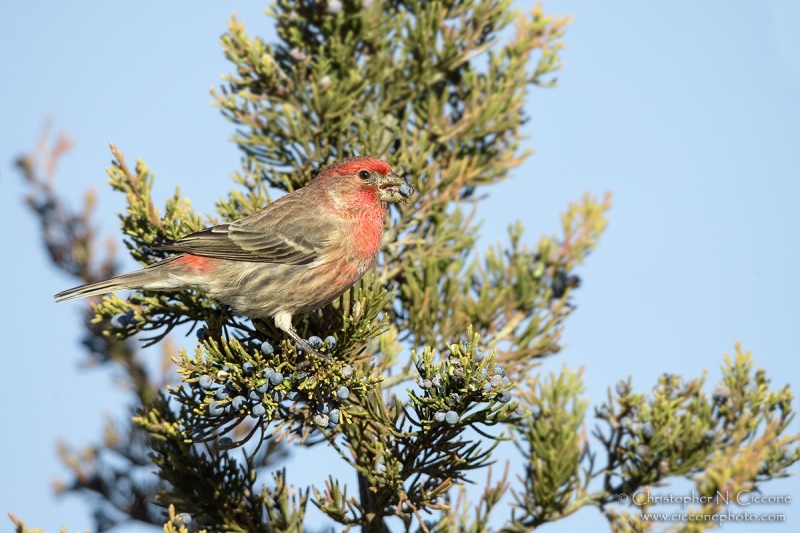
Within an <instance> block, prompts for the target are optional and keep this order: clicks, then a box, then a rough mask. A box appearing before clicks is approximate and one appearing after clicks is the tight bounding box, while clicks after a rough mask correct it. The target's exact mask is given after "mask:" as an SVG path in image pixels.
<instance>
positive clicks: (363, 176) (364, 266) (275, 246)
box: [55, 157, 414, 353]
mask: <svg viewBox="0 0 800 533" xmlns="http://www.w3.org/2000/svg"><path fill="white" fill-rule="evenodd" d="M413 192H414V189H413V188H412V187H411V186H410V185H409V184H408V182H407V181H406V180H405V179H404V178H402V177H400V176H398V175H397V174H395V173H394V172H392V169H391V167H390V166H389V165H388V164H387V163H385V162H384V161H380V160H378V159H373V158H371V157H351V158H349V159H343V160H341V161H338V162H336V163H334V164H333V165H331V166H329V167H328V168H326V169H325V170H323V171H322V172H320V173H319V175H318V176H317V177H316V178H315V179H313V180H312V181H311V183H309V184H308V185H306V186H305V187H303V188H301V189H298V190H296V191H294V192H292V193H289V194H287V195H285V196H283V197H282V198H280V199H278V200H276V201H275V202H273V203H271V204H270V205H268V206H267V207H265V208H264V209H261V210H260V211H258V212H256V213H253V214H252V215H250V216H248V217H245V218H243V219H241V220H237V221H236V222H232V223H229V224H220V225H218V226H213V227H210V228H206V229H204V230H202V231H198V232H196V233H192V234H190V235H187V236H185V237H183V238H181V239H178V240H177V241H174V242H170V243H165V244H160V245H154V246H152V248H154V249H160V250H165V251H167V252H176V253H177V255H175V256H174V257H170V258H168V259H165V260H163V261H161V262H158V263H155V264H153V265H150V266H149V267H147V268H144V269H142V270H139V271H136V272H131V273H129V274H122V275H120V276H116V277H113V278H111V279H108V280H105V281H99V282H97V283H89V284H87V285H81V286H80V287H75V288H72V289H69V290H66V291H64V292H60V293H58V294H56V296H55V298H56V301H58V302H63V301H67V300H73V299H75V298H83V297H86V296H95V295H99V294H104V293H107V292H112V291H116V290H121V289H141V290H148V291H175V290H186V289H195V290H200V291H203V292H205V293H207V294H209V295H210V296H212V297H213V298H215V299H217V300H218V301H220V302H222V303H225V304H228V305H230V306H231V308H232V309H233V310H234V312H235V313H237V314H240V315H245V316H248V317H250V318H267V317H272V318H273V319H274V320H275V325H276V326H277V327H278V328H279V329H281V330H283V331H285V332H286V334H288V335H289V337H291V338H292V339H293V340H294V341H295V342H296V343H298V344H299V345H300V346H301V347H302V348H303V349H304V350H305V351H306V352H310V353H317V352H316V351H315V350H314V349H313V348H311V347H310V346H309V345H308V343H306V342H305V341H304V340H303V339H302V338H301V337H300V336H299V335H298V334H297V333H296V332H295V331H294V329H293V328H292V316H294V315H296V314H298V313H307V312H309V311H312V310H314V309H317V308H319V307H322V306H324V305H326V304H328V303H330V302H331V301H333V300H334V299H336V298H337V297H338V296H340V295H341V294H342V293H344V292H345V291H346V290H347V289H349V288H350V287H352V286H353V285H354V284H355V282H356V281H358V280H359V279H360V278H361V276H363V275H364V273H365V272H366V271H367V270H368V269H369V268H370V267H371V266H372V265H373V263H374V262H375V257H376V256H377V255H378V251H379V250H380V247H381V240H382V236H383V218H384V215H385V214H386V210H387V209H388V204H389V203H395V202H400V201H403V200H405V199H407V198H408V197H409V196H410V195H411V194H412V193H413Z"/></svg>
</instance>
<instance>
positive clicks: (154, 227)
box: [14, 0, 800, 532]
mask: <svg viewBox="0 0 800 533" xmlns="http://www.w3.org/2000/svg"><path fill="white" fill-rule="evenodd" d="M268 15H269V16H270V17H272V18H273V19H274V21H275V24H276V27H277V35H278V42H275V43H267V42H265V41H264V40H262V39H261V38H259V37H257V36H253V35H250V34H248V33H247V31H246V30H245V26H244V24H243V23H242V22H240V21H238V20H237V19H236V18H235V17H234V18H233V19H232V20H231V21H230V23H229V28H228V31H227V33H225V34H224V36H223V37H222V40H221V42H222V47H223V50H224V53H225V55H226V57H227V58H228V59H229V60H230V61H231V63H232V64H233V73H231V74H230V75H228V76H227V77H226V78H225V81H224V84H223V85H222V86H221V87H220V88H219V89H218V90H216V91H213V96H214V98H215V102H216V105H217V106H218V107H219V109H220V110H221V112H222V115H223V116H224V117H225V118H226V119H227V120H229V121H231V122H232V123H233V124H235V125H236V126H237V129H236V134H235V135H234V137H233V141H234V142H235V143H236V144H237V145H238V147H239V148H240V149H241V152H242V165H241V168H240V169H238V170H237V171H235V172H234V174H233V181H234V186H233V189H232V190H230V191H229V192H228V193H227V195H225V196H224V197H222V198H221V199H220V200H219V201H218V202H217V205H216V211H215V213H213V214H207V215H201V214H199V213H198V212H197V211H195V208H194V206H193V205H192V204H191V203H190V201H189V200H188V199H187V198H185V197H183V196H182V195H181V194H180V190H178V189H176V191H175V194H174V196H172V197H171V198H170V199H168V200H167V202H166V205H164V206H163V207H159V206H157V205H156V203H155V202H154V200H153V199H152V196H151V190H152V186H153V180H154V175H153V173H152V172H151V171H150V169H149V168H148V167H147V165H146V164H145V163H144V162H143V161H141V160H138V161H137V162H136V163H135V164H133V165H129V164H128V162H127V160H126V158H125V157H124V156H123V153H122V152H121V151H120V150H118V149H117V148H116V147H115V146H113V145H112V148H111V150H112V155H113V161H112V164H111V167H110V168H109V169H108V175H109V183H110V185H111V187H112V188H113V189H114V190H116V191H118V192H120V193H122V194H123V195H124V196H125V199H126V201H127V208H126V210H125V212H124V213H121V214H120V230H121V232H122V235H123V238H124V242H125V246H126V248H127V250H128V252H129V253H130V254H131V256H132V257H133V259H135V260H136V261H138V262H139V263H140V264H142V265H149V264H152V263H154V262H156V261H159V260H161V259H163V257H164V254H163V253H162V252H159V251H157V250H156V249H154V248H153V245H154V244H157V243H160V242H164V241H170V240H174V239H177V238H180V237H181V236H183V235H186V234H187V233H190V232H194V231H198V230H200V229H202V228H203V227H204V226H206V225H210V224H217V223H224V222H230V221H233V220H237V219H239V218H241V217H243V216H246V215H248V214H251V213H253V212H255V211H256V210H258V209H260V208H262V207H263V206H265V205H266V204H268V203H269V202H270V201H271V200H272V198H274V197H275V196H276V195H279V194H281V193H285V192H291V191H293V190H295V189H297V188H299V187H302V186H303V185H305V184H306V183H308V181H309V180H310V179H311V178H312V177H313V176H314V175H315V173H316V172H318V171H319V170H320V169H321V168H323V167H325V166H326V165H328V164H330V163H331V162H333V161H334V160H337V159H341V158H344V157H349V156H352V155H361V154H369V155H372V156H375V157H379V158H382V159H385V160H387V161H389V162H390V163H391V164H392V165H393V166H394V167H395V169H403V170H404V172H405V174H406V176H407V177H408V178H409V179H410V180H411V182H412V184H413V185H414V187H415V189H416V190H417V191H418V194H417V196H416V197H415V199H414V201H413V202H411V203H407V204H403V205H397V206H396V207H395V208H393V210H392V211H391V212H390V216H389V217H388V218H389V220H387V221H386V224H387V228H390V229H388V231H387V233H386V237H385V238H384V242H383V245H382V253H381V256H380V258H379V264H378V266H377V267H376V268H374V269H373V270H372V271H371V272H370V273H368V275H366V276H365V277H364V278H363V279H362V280H361V281H360V282H359V283H358V284H357V285H356V286H355V287H353V289H351V290H350V291H348V292H347V293H346V294H344V295H343V296H342V297H340V298H339V299H337V300H336V301H334V302H333V303H331V304H330V305H328V306H326V307H325V308H323V309H318V310H316V311H314V312H312V313H309V314H308V315H305V316H303V317H300V318H299V320H298V322H297V324H296V326H297V329H298V331H299V332H300V333H301V334H302V335H303V337H304V338H306V339H308V342H309V344H312V345H313V346H314V347H315V348H316V349H318V350H320V351H321V352H323V353H325V354H329V355H330V356H331V358H330V359H325V358H321V359H313V362H312V365H311V366H310V367H309V368H304V369H299V368H298V367H297V361H298V350H297V347H296V346H295V345H294V343H292V342H289V341H288V340H287V339H286V338H285V335H283V334H282V332H281V331H279V330H277V329H276V328H275V327H274V325H273V324H271V323H270V322H264V321H261V320H251V319H249V318H248V317H242V316H234V315H233V314H232V313H231V312H230V310H229V309H228V308H226V307H225V306H224V305H221V304H219V303H218V302H215V301H214V300H212V299H210V298H208V297H207V296H206V295H204V294H202V293H199V292H193V291H186V292H175V293H147V292H145V293H134V294H131V295H129V296H126V295H124V294H116V295H109V296H107V297H103V298H102V299H100V298H98V299H95V300H94V301H92V302H91V307H90V308H89V309H87V310H86V311H85V315H84V317H85V322H84V327H85V332H84V335H85V336H84V346H85V348H86V351H87V354H88V357H89V358H90V359H91V360H92V361H94V362H96V363H100V364H105V365H113V366H115V367H117V368H119V369H121V370H122V371H123V373H124V375H125V376H126V378H127V379H128V380H129V382H130V383H131V385H132V390H133V391H134V394H135V397H136V401H137V405H138V407H137V408H136V410H135V413H133V414H132V417H131V419H130V420H128V421H122V422H121V423H119V424H115V425H111V426H109V427H108V428H107V430H106V432H105V435H104V438H103V440H102V442H101V443H99V444H97V445H95V446H94V447H92V448H91V449H92V450H94V452H93V453H79V452H76V451H74V450H72V449H69V448H66V447H63V448H62V449H61V450H60V453H61V455H62V458H63V460H64V462H65V463H66V464H67V465H68V466H69V467H70V468H71V469H72V471H73V473H74V476H73V479H72V480H71V481H70V482H69V483H65V484H62V485H61V487H60V488H61V490H66V491H75V492H81V493H88V494H92V495H93V496H94V497H95V498H94V499H93V500H92V501H93V502H95V503H94V505H95V516H96V528H97V529H98V531H105V530H107V529H110V528H111V527H113V526H114V525H116V524H118V523H121V522H124V521H126V520H137V521H141V522H144V523H148V524H154V525H158V526H163V528H164V530H165V531H168V532H171V531H187V530H189V531H191V530H198V529H200V530H206V531H275V532H300V531H303V530H304V528H305V527H306V526H304V518H305V515H306V510H307V509H308V505H309V503H310V504H312V505H314V506H316V507H317V508H319V510H320V511H321V512H322V513H324V515H325V516H327V518H328V519H329V520H330V522H331V524H332V525H336V526H337V527H343V528H344V529H349V528H352V527H361V528H362V529H363V530H364V531H385V530H387V529H389V530H405V531H411V530H414V531H416V530H422V531H426V532H427V531H441V532H444V531H474V532H479V531H487V530H502V531H510V532H525V531H530V530H532V529H534V528H536V527H537V526H539V525H541V524H544V523H547V522H553V521H557V520H559V519H560V518H563V517H566V516H568V515H571V514H573V513H575V512H576V511H578V510H580V509H581V508H583V507H587V506H595V507H597V508H599V509H600V510H601V512H602V513H603V515H604V516H605V517H606V518H607V519H608V522H609V525H610V527H611V529H612V530H614V531H644V530H648V529H650V527H651V526H652V524H651V523H649V522H647V521H645V520H643V519H642V518H641V517H640V515H639V512H640V511H644V512H646V511H647V509H648V505H644V506H640V507H638V508H637V509H636V510H635V512H634V510H631V509H627V508H625V507H620V506H618V505H617V504H618V497H619V495H621V494H631V493H633V492H635V491H636V490H649V489H650V488H652V487H656V486H659V485H660V484H663V483H665V482H667V480H670V479H675V478H685V479H687V480H690V481H691V482H692V483H694V484H695V486H696V490H697V491H698V492H699V493H700V494H703V495H713V494H715V493H716V491H718V490H722V489H726V490H729V491H737V490H742V489H752V488H754V487H757V486H758V485H759V484H760V483H761V482H763V481H766V480H769V479H771V478H774V477H776V476H784V475H786V470H787V468H788V467H789V466H790V465H791V464H793V463H794V462H795V461H797V460H798V458H800V452H799V451H798V449H797V447H796V445H795V444H794V443H795V442H796V441H797V440H798V438H799V437H798V436H797V435H794V436H792V435H786V434H785V430H786V428H787V425H788V424H789V422H790V421H791V419H792V417H793V413H792V409H791V401H792V399H793V396H792V394H791V392H790V391H789V388H788V386H787V387H785V388H783V389H780V390H777V391H776V390H771V389H770V388H769V381H768V379H767V378H766V376H765V375H764V372H763V371H761V370H754V369H753V361H752V358H751V356H750V354H749V353H747V352H745V351H743V350H741V349H740V348H739V347H738V346H737V347H736V353H735V355H734V356H733V357H727V356H726V358H725V360H724V364H723V375H722V379H721V381H720V383H719V384H717V385H716V386H715V387H713V391H712V392H711V394H708V393H707V392H706V391H705V389H704V385H705V376H702V377H700V378H697V379H691V380H683V379H681V378H680V377H679V376H675V375H667V374H665V375H663V376H662V377H661V378H660V379H659V381H658V383H655V384H653V386H652V387H647V386H646V387H644V388H639V390H637V389H635V388H634V386H633V384H632V383H631V381H630V380H627V381H621V382H619V383H618V384H616V385H615V386H614V387H613V388H609V392H608V397H607V399H605V400H604V401H602V402H599V403H597V404H596V405H595V406H594V407H593V408H592V410H591V411H589V410H588V409H589V403H588V399H587V398H586V397H585V396H584V394H583V389H582V380H581V375H580V372H574V371H572V370H569V369H566V368H565V369H564V370H563V371H562V372H561V373H559V374H550V375H546V376H541V375H538V374H533V369H534V367H535V366H536V364H537V362H538V361H540V360H541V359H542V358H544V357H548V356H552V355H554V354H556V353H557V352H558V351H559V350H560V339H561V334H562V331H563V327H564V323H565V320H566V318H567V317H568V316H569V315H570V313H571V312H572V311H573V309H574V305H573V303H572V302H573V297H574V293H575V290H576V288H577V287H578V285H579V279H578V277H577V276H576V275H575V269H576V267H578V266H579V265H581V264H583V262H584V261H585V259H586V257H587V256H588V254H589V253H590V252H592V251H593V250H594V248H595V246H596V245H597V244H598V241H599V238H600V236H601V235H602V233H603V230H604V228H605V225H606V212H607V211H608V209H609V207H610V201H609V198H608V196H606V197H605V198H603V199H598V198H595V197H593V196H590V195H587V196H585V197H584V198H582V199H581V200H580V201H578V202H575V203H574V204H571V205H570V206H568V207H567V209H566V211H565V213H564V215H563V216H562V219H561V230H560V232H559V233H557V234H553V235H546V236H543V237H540V238H539V239H538V240H531V239H529V238H527V237H526V236H525V235H524V234H523V228H522V227H521V225H520V224H519V223H517V224H512V225H511V226H510V229H509V234H508V240H507V242H506V243H505V244H498V245H496V246H493V247H491V248H490V249H488V250H485V251H480V250H477V249H476V246H475V244H476V239H477V236H478V234H477V231H478V224H477V223H476V221H475V220H474V213H475V207H476V206H477V205H478V204H479V202H480V199H481V197H482V195H484V194H486V193H488V192H489V191H491V186H492V185H493V184H496V183H498V182H500V181H502V180H505V179H507V178H509V177H511V176H512V174H513V172H512V171H513V169H514V168H515V167H517V166H518V165H519V164H520V163H521V162H522V161H523V160H524V159H525V158H526V157H528V156H529V155H530V151H529V150H527V149H525V148H524V147H523V145H522V140H521V136H520V126H521V125H522V124H523V123H524V122H525V121H526V120H527V117H526V115H525V112H524V103H525V98H526V93H527V91H528V90H529V89H530V88H531V87H532V86H544V87H547V86H551V85H554V83H555V78H554V77H553V75H554V73H555V72H556V71H557V70H558V69H559V68H560V66H561V64H560V59H559V50H560V48H561V46H562V44H561V39H562V36H563V32H564V29H565V27H566V26H567V25H568V23H569V19H568V18H558V17H554V16H550V15H546V14H545V13H544V12H543V10H542V8H541V7H540V6H537V7H535V8H534V9H533V10H532V11H531V12H529V13H520V12H517V11H515V10H513V9H512V7H511V2H510V1H508V0H465V1H460V2H454V1H449V2H448V1H440V2H427V1H417V0H409V1H403V2H401V1H383V2H381V1H369V0H363V1H359V0H355V1H349V0H345V1H342V2H339V1H334V0H328V1H327V2H325V1H320V2H317V1H310V0H302V1H289V0H277V1H276V2H275V3H274V4H273V6H272V7H271V8H270V9H269V10H268ZM66 148H67V145H66V143H65V141H63V140H60V141H59V142H58V143H57V144H56V146H55V147H54V148H53V150H52V152H51V154H50V161H42V160H41V159H37V158H36V157H33V156H30V157H25V158H22V159H20V161H19V165H20V168H21V170H22V172H23V174H24V175H25V177H26V178H27V179H28V182H29V184H30V186H31V194H30V197H29V203H30V206H31V208H32V209H33V210H34V212H35V213H36V215H37V216H38V217H39V219H40V221H41V228H42V235H43V238H44V242H45V244H46V246H47V249H48V251H49V254H50V258H51V260H52V261H53V263H55V264H56V265H57V266H59V267H60V268H62V269H63V270H65V271H66V272H68V273H70V274H72V275H74V276H75V277H77V278H79V279H80V280H82V281H84V282H93V281H98V280H100V279H105V278H107V277H109V276H111V275H113V274H115V273H117V270H118V267H117V264H116V261H115V260H114V258H113V254H112V255H108V256H105V257H103V258H100V257H99V256H98V252H97V250H98V249H99V248H101V246H100V245H99V244H98V243H97V242H96V241H97V238H96V235H97V233H96V230H95V227H94V224H93V223H92V220H91V207H92V205H93V201H92V199H91V198H88V197H87V202H86V208H85V209H84V210H82V211H80V212H74V211H72V210H71V209H70V208H69V207H68V206H66V205H65V204H64V203H63V202H62V201H60V199H59V198H58V195H57V193H56V191H55V190H54V189H53V186H52V180H51V179H49V177H48V176H47V171H46V170H43V169H51V168H53V167H54V165H52V164H51V163H52V162H53V161H54V160H55V159H57V158H58V157H60V156H61V155H62V154H63V153H64V151H65V149H66ZM43 173H44V174H43ZM220 188H222V184H221V183H220ZM191 331H194V332H196V342H195V336H191V337H181V336H180V335H177V334H180V333H183V334H186V333H187V332H191ZM171 333H174V335H170V334H171ZM155 344H161V345H162V346H163V351H162V353H163V357H164V358H165V359H166V360H171V361H172V362H174V365H173V366H172V367H170V368H171V370H170V373H168V374H167V375H166V376H161V375H153V373H152V372H151V371H149V370H148V367H147V366H146V365H145V364H144V362H143V361H144V360H145V358H146V357H153V355H152V350H143V347H147V346H152V345H155ZM176 344H177V345H178V346H176ZM174 369H177V373H172V370H174ZM165 381H166V382H167V383H168V385H167V386H164V385H163V383H164V382H165ZM587 418H590V419H594V421H595V429H594V431H593V438H590V437H589V436H588V435H587V433H586V431H585V430H584V429H583V427H584V424H586V423H587V422H589V420H587ZM300 445H303V446H305V447H321V446H328V447H331V448H332V449H333V450H335V451H336V452H337V453H338V454H339V455H341V457H342V459H343V460H344V461H345V462H346V464H347V465H349V466H350V467H351V468H352V470H353V471H354V476H353V479H355V480H357V482H356V483H352V482H350V483H347V481H348V480H339V479H334V478H332V477H326V476H325V475H324V473H320V477H319V479H318V480H317V482H316V484H315V485H314V486H312V487H299V488H294V487H292V486H291V485H290V480H291V476H290V472H289V473H287V471H286V468H285V467H284V464H285V463H286V460H287V454H288V453H290V452H291V451H292V450H294V449H297V447H298V446H300ZM515 445H516V446H515ZM497 446H510V447H512V448H515V450H516V453H518V454H519V460H520V462H521V464H522V465H523V466H522V467H521V471H520V473H521V474H522V475H521V476H520V477H519V479H518V480H517V481H513V480H512V479H511V478H510V477H509V476H508V471H506V475H504V476H501V477H500V479H499V480H494V481H487V483H486V484H485V485H484V486H483V487H482V489H481V490H477V491H470V492H467V491H465V490H464V486H465V483H467V482H468V481H475V480H477V479H482V477H483V475H482V474H481V472H480V471H481V470H482V469H485V468H487V467H488V466H489V465H490V464H491V463H492V462H493V455H492V452H493V451H494V449H495V448H496V447H497ZM289 467H290V468H291V463H289ZM151 472H154V474H151ZM270 472H271V475H268V473H270ZM509 490H510V491H512V492H511V494H512V498H511V499H510V501H503V502H501V499H502V497H503V495H504V493H506V492H507V491H509ZM507 504H508V505H507ZM719 509H720V508H719V504H718V503H709V504H707V505H705V506H704V507H703V508H702V509H699V510H698V511H699V512H702V513H709V514H710V513H713V512H715V511H718V510H719ZM14 521H15V523H16V524H17V530H18V531H28V529H27V528H26V527H25V526H24V524H23V523H22V522H21V521H19V520H17V519H16V518H15V519H14ZM711 525H712V524H710V523H707V522H692V523H687V524H685V525H684V528H685V529H686V530H691V531H699V530H702V529H705V528H707V527H709V526H711Z"/></svg>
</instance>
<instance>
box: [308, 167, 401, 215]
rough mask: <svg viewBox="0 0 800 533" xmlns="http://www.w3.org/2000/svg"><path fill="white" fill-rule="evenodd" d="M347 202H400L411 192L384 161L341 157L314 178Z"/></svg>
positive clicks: (376, 203) (381, 203)
mask: <svg viewBox="0 0 800 533" xmlns="http://www.w3.org/2000/svg"><path fill="white" fill-rule="evenodd" d="M314 182H317V183H319V184H320V185H324V186H325V187H327V188H328V189H329V190H331V191H335V193H336V195H337V196H338V197H339V198H340V199H341V200H344V201H346V202H348V203H350V205H353V204H354V203H355V204H362V205H363V204H364V203H372V204H375V205H376V206H377V205H383V206H384V208H385V205H386V204H388V203H396V202H402V201H404V200H406V199H407V198H408V197H409V196H411V194H413V192H414V188H413V187H411V185H409V183H408V181H406V180H405V178H403V177H401V176H399V175H397V174H395V173H394V172H393V171H392V167H390V166H389V164H388V163H386V161H381V160H380V159H375V158H374V157H367V156H356V157H349V158H347V159H342V160H340V161H337V162H335V163H334V164H332V165H331V166H329V167H327V168H326V169H324V170H323V171H322V172H320V173H319V175H318V176H317V177H316V178H315V179H314Z"/></svg>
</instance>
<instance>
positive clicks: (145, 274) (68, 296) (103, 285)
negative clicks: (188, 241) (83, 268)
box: [55, 256, 178, 303]
mask: <svg viewBox="0 0 800 533" xmlns="http://www.w3.org/2000/svg"><path fill="white" fill-rule="evenodd" d="M177 258H178V256H176V257H171V258H169V259H166V260H164V261H161V262H160V263H156V264H154V265H151V266H149V267H147V268H144V269H142V270H137V271H135V272H129V273H128V274H121V275H119V276H114V277H113V278H109V279H106V280H103V281H96V282H94V283H87V284H86V285H80V286H78V287H73V288H71V289H67V290H65V291H62V292H59V293H58V294H56V295H55V299H56V303H59V302H66V301H69V300H76V299H78V298H86V297H88V296H98V295H100V294H106V293H108V292H114V291H123V290H137V289H146V290H155V291H157V290H165V289H167V290H168V289H171V288H173V287H172V285H173V283H170V275H169V274H170V273H171V272H172V271H173V270H174V269H173V268H171V267H172V265H170V266H169V267H167V268H164V267H165V266H166V265H167V264H168V263H173V261H174V260H175V259H177Z"/></svg>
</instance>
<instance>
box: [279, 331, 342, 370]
mask: <svg viewBox="0 0 800 533" xmlns="http://www.w3.org/2000/svg"><path fill="white" fill-rule="evenodd" d="M286 333H287V334H288V335H289V337H291V338H292V340H293V341H294V342H296V343H297V345H298V346H299V347H300V349H301V350H303V352H305V354H306V357H308V356H311V357H319V358H320V359H326V360H328V361H330V360H331V354H328V353H320V352H318V351H317V350H315V349H314V348H313V347H312V346H311V345H310V344H308V342H306V340H305V339H303V338H302V337H301V336H300V335H298V334H297V333H296V332H294V331H292V330H290V331H287V332H286ZM309 366H311V360H310V359H305V360H304V361H300V362H299V363H298V364H297V368H298V370H305V369H306V368H308V367H309Z"/></svg>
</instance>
